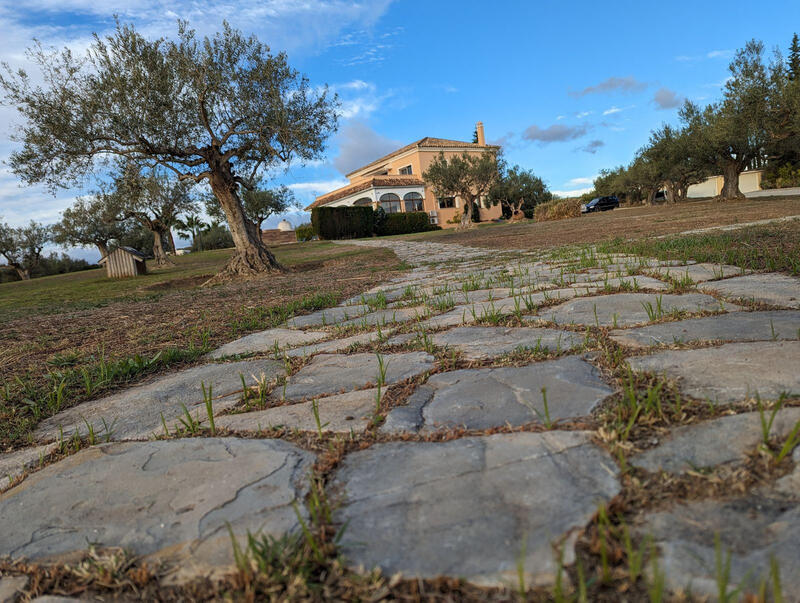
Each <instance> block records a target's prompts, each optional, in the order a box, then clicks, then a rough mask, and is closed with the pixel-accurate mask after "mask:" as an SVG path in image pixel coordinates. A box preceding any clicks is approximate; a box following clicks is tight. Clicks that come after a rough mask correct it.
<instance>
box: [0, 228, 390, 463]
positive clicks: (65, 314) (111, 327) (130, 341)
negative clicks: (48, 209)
mask: <svg viewBox="0 0 800 603" xmlns="http://www.w3.org/2000/svg"><path fill="white" fill-rule="evenodd" d="M229 253H230V251H228V250H226V251H225V252H224V253H222V252H208V255H205V254H195V257H194V258H191V261H190V262H189V261H187V264H184V265H182V264H179V265H178V266H177V267H175V268H171V269H169V270H167V271H164V272H160V271H159V272H155V273H154V274H152V275H148V278H146V279H142V280H141V281H139V280H138V279H130V280H126V281H117V282H116V283H118V284H119V285H118V287H115V286H114V285H115V282H111V281H108V280H107V279H105V278H103V277H102V275H100V274H98V273H97V271H89V273H77V274H73V275H62V276H61V277H59V278H53V279H36V280H34V281H31V282H30V283H9V284H5V285H0V307H2V306H3V305H4V304H12V305H13V306H14V312H13V315H12V316H10V317H9V316H7V315H6V316H5V318H6V321H5V324H3V328H2V330H1V331H0V375H2V379H0V450H2V449H4V448H8V447H16V446H18V445H21V444H24V443H25V439H26V437H27V434H28V433H30V430H31V429H32V428H33V427H34V426H35V423H36V420H35V418H34V417H33V415H32V413H31V408H30V406H31V405H30V404H29V403H28V402H26V399H28V400H30V399H31V398H35V397H36V396H45V395H47V394H48V393H49V390H48V388H52V387H54V386H55V385H57V384H58V383H60V381H61V379H62V378H63V376H64V375H66V376H67V382H68V384H70V383H71V380H75V381H77V383H76V387H74V388H72V390H70V389H69V387H68V389H67V391H66V392H65V393H66V394H68V395H69V399H66V400H64V401H63V403H62V404H61V407H62V408H63V407H66V406H71V405H73V404H75V403H77V402H80V401H82V400H84V399H87V396H86V395H85V394H82V393H81V391H80V389H81V387H80V384H81V377H80V373H81V371H83V370H84V369H85V370H87V371H89V372H92V371H94V370H95V367H97V366H98V364H101V363H114V362H124V361H126V360H127V359H130V358H133V357H136V356H137V355H138V356H139V357H141V358H142V359H144V360H143V362H144V363H145V364H146V363H147V362H148V359H151V358H154V357H156V356H157V355H158V354H159V353H161V356H160V357H159V362H157V363H154V364H153V365H152V366H148V367H146V370H144V369H142V370H136V369H134V370H133V371H132V373H133V375H132V376H133V377H134V378H135V377H138V376H141V375H142V374H144V372H148V371H149V372H150V373H152V372H157V371H158V370H162V369H164V368H167V366H171V367H172V368H174V367H175V366H176V365H180V364H186V363H190V362H193V361H196V359H197V358H199V357H200V356H201V355H202V354H203V353H204V352H205V351H208V350H209V349H210V348H213V347H215V346H217V345H220V344H223V343H226V342H228V341H231V340H233V339H235V338H237V337H241V336H242V335H246V334H247V333H251V332H254V331H258V330H263V329H267V328H270V327H273V326H276V323H278V322H282V321H283V319H285V318H286V313H287V312H300V313H302V312H308V311H312V310H314V309H316V308H317V307H318V306H331V305H335V304H336V303H338V302H339V301H341V300H342V299H346V298H348V297H351V296H353V295H357V294H358V293H360V292H362V291H365V290H366V289H368V288H370V287H372V286H374V285H375V284H377V283H379V282H381V281H383V280H384V279H386V278H389V277H391V276H392V274H393V271H395V270H396V269H397V268H399V267H400V263H399V262H398V260H397V258H396V256H395V255H394V254H393V253H392V252H390V251H387V250H381V249H369V250H368V249H365V248H363V247H348V246H340V245H332V244H330V243H321V244H305V245H304V246H299V245H287V246H285V247H281V248H278V257H279V258H280V259H281V261H283V262H284V263H286V264H287V265H289V271H288V272H285V273H278V274H270V275H265V276H263V277H259V278H256V279H250V280H243V281H236V282H231V283H226V284H222V285H217V286H214V287H200V284H201V283H202V282H204V281H205V280H206V279H207V278H208V276H210V275H211V274H214V272H215V271H216V270H218V269H219V267H221V266H222V265H223V264H224V262H225V261H226V259H227V256H228V255H229ZM190 257H191V256H190ZM178 259H179V260H181V259H182V258H178ZM90 273H94V274H90ZM187 274H188V275H189V276H187ZM343 274H346V275H347V276H346V277H342V275H343ZM165 359H169V362H164V361H165ZM54 375H55V376H54ZM73 377H74V379H73ZM122 381H123V382H125V384H127V383H129V382H130V380H128V379H127V377H126V378H124V379H122ZM22 384H24V386H23V385H22ZM121 384H123V383H113V384H103V385H102V386H100V387H99V389H98V390H97V392H98V393H99V392H100V391H108V389H110V387H113V386H118V385H121ZM96 395H97V394H95V395H94V396H92V397H96Z"/></svg>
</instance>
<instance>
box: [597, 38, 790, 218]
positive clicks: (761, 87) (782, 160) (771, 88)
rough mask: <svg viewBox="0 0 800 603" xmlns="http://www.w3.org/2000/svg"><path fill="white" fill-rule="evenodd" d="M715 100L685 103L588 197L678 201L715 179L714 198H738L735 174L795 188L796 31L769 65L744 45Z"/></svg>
mask: <svg viewBox="0 0 800 603" xmlns="http://www.w3.org/2000/svg"><path fill="white" fill-rule="evenodd" d="M728 69H729V72H730V76H729V78H728V80H727V81H726V83H725V85H724V87H723V89H722V98H721V99H720V100H719V101H717V102H714V103H711V104H708V105H706V106H705V107H701V106H699V105H697V104H695V103H693V102H691V101H689V100H687V101H685V103H684V105H683V107H682V108H681V109H680V111H679V118H680V123H679V125H677V126H673V125H669V124H664V125H662V126H661V127H659V128H657V129H656V130H654V131H653V132H652V133H651V136H650V140H649V141H648V143H647V144H646V145H645V146H644V147H642V148H641V149H639V150H638V151H637V152H636V154H635V155H634V158H633V160H632V161H631V163H630V164H628V165H627V166H619V167H616V168H614V169H607V170H603V171H601V173H600V175H599V176H598V177H597V178H596V179H595V181H594V188H595V192H594V193H593V194H599V195H611V194H616V195H618V196H620V197H621V198H623V199H625V200H627V201H628V202H631V203H639V202H644V203H647V204H650V203H652V202H653V201H654V199H655V197H656V195H657V194H658V193H659V191H662V190H663V191H664V193H665V197H666V200H667V201H668V202H671V203H675V202H678V201H683V200H685V199H686V197H687V191H688V188H689V187H690V186H691V185H692V184H697V183H699V182H702V181H703V180H704V179H705V178H707V177H708V176H711V175H720V174H721V175H722V176H723V181H724V182H723V186H722V191H721V193H720V195H719V198H720V199H737V198H742V197H744V195H743V194H742V192H741V190H739V175H740V174H741V173H742V172H743V171H744V170H746V169H758V168H764V170H765V174H764V178H763V183H764V184H765V185H767V186H798V185H800V41H798V36H797V34H795V35H794V36H793V38H792V42H791V44H790V47H789V53H788V57H787V58H786V59H784V56H783V54H782V53H781V52H780V50H778V49H776V50H775V51H774V53H773V54H772V57H771V58H770V60H769V61H768V62H765V59H764V44H763V43H762V42H760V41H758V40H751V41H750V42H748V43H747V44H746V45H745V47H744V48H742V49H740V50H738V51H737V52H736V55H735V56H734V58H733V60H732V61H731V63H730V65H729V67H728Z"/></svg>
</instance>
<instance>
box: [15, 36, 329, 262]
mask: <svg viewBox="0 0 800 603" xmlns="http://www.w3.org/2000/svg"><path fill="white" fill-rule="evenodd" d="M29 57H30V58H31V60H32V61H33V62H34V63H35V64H36V65H38V67H39V68H40V70H41V72H42V73H41V78H42V81H43V83H42V84H41V85H38V84H36V83H35V80H34V79H33V78H30V77H29V76H28V74H27V73H25V72H24V71H22V70H20V71H17V72H12V70H11V69H10V68H9V67H8V66H7V65H6V66H5V73H4V74H3V75H0V85H1V86H2V87H3V88H4V90H5V100H6V102H8V103H10V104H13V105H16V106H17V108H18V109H19V111H20V113H21V114H22V116H23V118H24V120H25V123H24V126H23V127H22V130H21V132H20V134H19V136H18V140H19V141H20V142H21V143H22V147H21V149H20V150H18V151H16V152H14V153H13V154H12V156H11V167H12V169H13V170H14V172H15V173H16V174H18V175H19V176H20V177H21V178H22V179H23V180H24V181H26V182H27V183H38V182H43V183H46V184H47V185H49V186H50V187H51V188H52V189H55V188H56V187H61V186H68V185H74V184H78V183H80V182H81V181H82V179H83V178H84V177H85V176H86V175H87V174H88V173H90V172H92V171H93V170H95V169H97V168H98V167H99V165H98V164H100V165H102V164H103V160H106V161H107V160H108V158H109V157H114V156H117V157H123V158H126V159H127V160H129V161H133V162H135V163H137V164H139V165H140V166H150V167H152V166H161V167H162V168H164V169H166V170H169V171H171V172H173V173H174V174H175V176H176V177H177V178H179V179H180V180H182V181H192V182H205V183H207V184H208V186H210V188H211V191H212V192H213V194H214V196H215V198H216V200H217V202H218V203H219V205H220V206H221V208H222V210H223V212H224V213H225V216H226V220H227V222H228V226H229V227H230V230H231V234H232V235H233V240H234V244H235V246H236V251H235V253H234V254H233V256H232V257H231V259H230V261H229V262H228V264H227V266H226V268H225V270H224V272H225V273H226V274H254V273H259V272H264V271H268V270H271V269H276V268H279V267H280V266H279V264H278V262H277V261H276V260H275V257H274V256H273V255H272V253H270V252H269V250H268V249H267V248H266V247H265V246H264V245H263V244H262V242H261V238H260V236H259V234H258V233H257V232H256V231H255V228H254V227H253V226H252V224H249V223H248V221H247V219H246V217H245V214H244V211H243V208H242V201H241V198H240V196H239V188H240V185H245V186H247V183H249V182H252V181H253V180H254V178H255V177H256V175H257V174H258V173H260V171H261V170H264V169H266V168H269V167H273V168H274V167H276V166H281V165H286V164H288V163H289V162H290V161H292V160H300V161H305V160H310V159H314V158H317V157H319V156H320V154H321V152H322V150H323V147H324V142H325V140H326V138H327V137H328V136H329V135H330V134H331V133H332V132H333V131H334V130H335V127H336V111H335V110H336V104H337V101H336V99H335V97H334V98H330V97H329V95H328V92H327V88H325V89H322V90H321V91H318V89H317V88H313V87H311V86H310V85H309V82H308V80H307V79H306V78H305V77H303V76H301V75H300V74H299V73H298V72H297V71H296V70H294V69H292V68H291V67H290V66H289V64H288V62H287V58H286V55H285V54H283V53H280V54H275V55H273V54H271V53H270V51H269V48H268V47H267V46H265V45H264V44H262V43H261V42H259V41H258V39H257V38H255V37H254V36H249V37H247V36H245V35H244V34H242V33H241V32H240V31H237V30H234V29H232V28H231V27H230V26H229V25H228V24H227V23H225V24H224V25H223V28H222V31H221V32H218V33H216V34H215V35H214V36H213V37H206V38H204V39H202V40H201V39H198V37H197V35H196V33H195V31H194V30H192V29H190V28H189V27H188V25H187V24H186V23H185V22H179V24H178V33H177V38H176V39H174V40H172V39H164V38H159V39H147V38H145V37H144V36H142V35H141V34H139V33H138V32H136V31H135V29H134V28H133V26H131V25H123V24H120V23H119V22H118V23H117V26H116V29H115V31H114V32H113V33H112V34H111V35H109V36H107V37H105V38H101V37H100V36H98V35H95V37H94V40H93V42H92V44H91V45H90V47H89V49H88V51H87V53H86V54H85V55H84V56H81V57H77V56H75V55H73V53H72V52H71V51H70V50H68V49H64V50H62V51H55V50H48V49H45V48H44V47H42V46H41V45H40V44H38V43H37V44H35V45H34V46H33V47H32V48H31V49H30V50H29Z"/></svg>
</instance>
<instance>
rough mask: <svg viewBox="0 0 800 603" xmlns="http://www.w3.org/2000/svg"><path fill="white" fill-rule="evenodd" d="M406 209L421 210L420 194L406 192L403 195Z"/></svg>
mask: <svg viewBox="0 0 800 603" xmlns="http://www.w3.org/2000/svg"><path fill="white" fill-rule="evenodd" d="M403 201H404V202H405V204H406V211H422V195H420V194H419V193H406V194H405V195H403Z"/></svg>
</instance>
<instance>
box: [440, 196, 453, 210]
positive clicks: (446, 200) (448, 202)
mask: <svg viewBox="0 0 800 603" xmlns="http://www.w3.org/2000/svg"><path fill="white" fill-rule="evenodd" d="M455 206H456V198H455V197H439V209H446V208H448V207H455Z"/></svg>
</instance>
